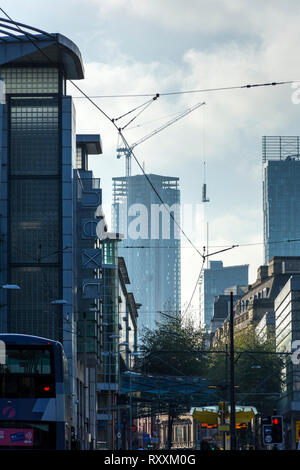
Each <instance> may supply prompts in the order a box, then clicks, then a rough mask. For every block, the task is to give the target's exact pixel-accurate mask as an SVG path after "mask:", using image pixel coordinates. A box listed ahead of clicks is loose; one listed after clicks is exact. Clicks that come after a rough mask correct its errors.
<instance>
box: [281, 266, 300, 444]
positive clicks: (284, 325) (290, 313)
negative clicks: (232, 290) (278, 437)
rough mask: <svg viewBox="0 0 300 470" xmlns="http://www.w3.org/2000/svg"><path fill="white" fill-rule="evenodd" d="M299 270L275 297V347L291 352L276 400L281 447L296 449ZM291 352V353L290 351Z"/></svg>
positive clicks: (299, 410)
mask: <svg viewBox="0 0 300 470" xmlns="http://www.w3.org/2000/svg"><path fill="white" fill-rule="evenodd" d="M299 307H300V274H295V275H291V277H290V278H289V280H288V281H287V282H286V284H285V285H284V286H283V288H282V290H281V291H280V293H279V294H278V296H277V297H276V299H275V318H276V330H275V340H276V351H277V352H284V353H291V355H290V356H288V357H286V361H285V369H284V371H283V376H284V389H283V393H282V396H281V399H280V400H279V406H278V408H279V409H280V414H282V415H284V421H285V448H286V449H297V442H298V440H299V435H298V432H297V422H299V420H300V365H299V353H298V352H297V351H299V344H300V308H299ZM293 353H294V354H293Z"/></svg>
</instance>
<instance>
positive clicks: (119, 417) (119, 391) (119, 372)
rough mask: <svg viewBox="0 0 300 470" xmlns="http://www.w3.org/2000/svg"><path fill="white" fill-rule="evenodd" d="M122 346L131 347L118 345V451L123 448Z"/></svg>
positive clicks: (124, 342) (125, 344) (123, 343)
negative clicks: (121, 408)
mask: <svg viewBox="0 0 300 470" xmlns="http://www.w3.org/2000/svg"><path fill="white" fill-rule="evenodd" d="M121 346H126V347H127V346H129V344H128V342H127V341H123V342H122V343H119V344H118V360H119V366H118V402H119V403H118V433H117V438H118V439H117V450H120V448H121V446H120V443H121V436H122V435H121V410H120V401H121V400H120V397H121V352H120V347H121Z"/></svg>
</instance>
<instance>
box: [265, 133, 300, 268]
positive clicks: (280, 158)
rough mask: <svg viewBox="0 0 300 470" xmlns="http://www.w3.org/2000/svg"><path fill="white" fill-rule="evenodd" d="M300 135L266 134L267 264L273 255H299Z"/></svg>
mask: <svg viewBox="0 0 300 470" xmlns="http://www.w3.org/2000/svg"><path fill="white" fill-rule="evenodd" d="M299 149H300V138H299V137H298V136H284V137H281V136H272V137H266V136H264V137H263V140H262V161H263V214H264V258H265V264H268V262H269V260H270V259H271V258H273V256H300V243H299V241H298V242H297V241H296V242H293V241H290V240H295V239H300V218H299V213H300V159H299V157H300V150H299Z"/></svg>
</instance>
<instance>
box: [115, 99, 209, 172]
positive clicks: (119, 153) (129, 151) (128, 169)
mask: <svg viewBox="0 0 300 470" xmlns="http://www.w3.org/2000/svg"><path fill="white" fill-rule="evenodd" d="M205 104H206V103H205V101H202V102H201V103H197V104H195V105H194V106H192V107H190V108H188V109H186V110H185V111H184V112H183V113H181V114H179V115H178V116H176V117H175V118H173V119H171V120H170V121H168V122H166V123H165V124H163V125H162V126H160V127H158V128H157V129H155V130H154V131H152V132H150V133H149V134H147V135H145V136H144V137H142V138H141V139H140V140H138V141H137V142H135V143H134V144H133V145H132V146H131V147H129V148H124V147H121V148H118V149H117V158H121V157H122V156H123V155H124V156H125V159H126V176H131V154H132V151H133V149H134V148H135V147H136V146H137V145H140V144H142V143H143V142H145V141H146V140H148V139H150V138H151V137H153V136H154V135H156V134H158V133H159V132H161V131H163V130H164V129H166V128H167V127H169V126H171V125H172V124H174V123H175V122H177V121H179V120H180V119H182V118H184V117H185V116H187V115H188V114H190V113H191V112H192V111H195V109H198V108H200V106H203V105H205Z"/></svg>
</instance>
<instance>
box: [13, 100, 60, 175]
mask: <svg viewBox="0 0 300 470" xmlns="http://www.w3.org/2000/svg"><path fill="white" fill-rule="evenodd" d="M58 127H59V122H58V102H57V98H54V97H44V98H27V99H26V98H24V97H23V98H11V128H10V174H11V175H57V174H58V171H59V129H58Z"/></svg>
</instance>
